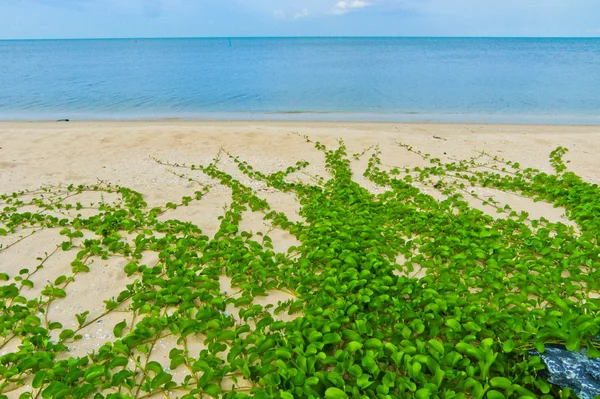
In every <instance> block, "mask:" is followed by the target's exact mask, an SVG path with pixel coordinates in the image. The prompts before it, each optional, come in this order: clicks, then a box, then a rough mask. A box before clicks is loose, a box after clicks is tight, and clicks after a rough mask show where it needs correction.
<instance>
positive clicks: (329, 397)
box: [325, 388, 348, 399]
mask: <svg viewBox="0 0 600 399" xmlns="http://www.w3.org/2000/svg"><path fill="white" fill-rule="evenodd" d="M325 399H348V395H346V393H345V392H344V391H342V390H341V389H339V388H328V389H327V390H326V391H325Z"/></svg>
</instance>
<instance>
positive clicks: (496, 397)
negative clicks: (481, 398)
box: [487, 390, 505, 399]
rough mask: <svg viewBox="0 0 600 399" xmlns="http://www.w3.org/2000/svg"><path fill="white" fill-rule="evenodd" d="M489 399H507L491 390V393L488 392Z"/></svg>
mask: <svg viewBox="0 0 600 399" xmlns="http://www.w3.org/2000/svg"><path fill="white" fill-rule="evenodd" d="M487 398H488V399H505V396H504V395H503V394H502V393H500V392H498V391H494V390H491V391H488V393H487Z"/></svg>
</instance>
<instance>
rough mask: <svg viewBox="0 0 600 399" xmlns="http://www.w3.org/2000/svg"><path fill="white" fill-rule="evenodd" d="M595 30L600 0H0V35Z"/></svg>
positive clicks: (542, 32) (554, 32)
mask: <svg viewBox="0 0 600 399" xmlns="http://www.w3.org/2000/svg"><path fill="white" fill-rule="evenodd" d="M189 36H594V37H600V0H0V39H19V38H89V37H189Z"/></svg>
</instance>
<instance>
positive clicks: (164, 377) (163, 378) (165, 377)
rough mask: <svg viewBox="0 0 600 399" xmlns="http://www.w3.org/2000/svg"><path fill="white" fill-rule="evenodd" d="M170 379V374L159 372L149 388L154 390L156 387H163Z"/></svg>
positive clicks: (171, 377)
mask: <svg viewBox="0 0 600 399" xmlns="http://www.w3.org/2000/svg"><path fill="white" fill-rule="evenodd" d="M172 379H173V376H172V375H171V374H168V373H165V372H164V371H161V372H160V373H158V374H157V375H156V376H155V377H154V378H153V379H152V382H151V383H150V386H151V388H152V390H155V389H157V388H158V387H161V386H163V385H165V384H166V383H168V382H171V380H172Z"/></svg>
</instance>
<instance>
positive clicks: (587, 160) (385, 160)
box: [0, 120, 600, 397]
mask: <svg viewBox="0 0 600 399" xmlns="http://www.w3.org/2000/svg"><path fill="white" fill-rule="evenodd" d="M303 136H308V137H309V138H310V139H311V140H313V141H319V142H321V143H323V144H325V145H327V146H331V147H334V146H336V145H337V140H338V139H340V138H341V139H343V140H344V142H345V144H346V145H347V147H348V153H349V154H363V153H364V155H361V156H358V157H357V159H354V160H353V161H352V169H353V172H354V179H355V180H356V181H357V182H359V183H360V184H361V185H363V186H364V187H365V188H367V189H368V190H369V191H371V192H372V193H381V192H383V191H384V189H383V188H381V187H379V186H377V185H375V184H374V183H372V182H369V181H368V180H367V179H366V178H364V177H363V176H362V173H363V171H364V169H365V168H366V167H367V162H368V156H369V151H372V150H373V149H374V148H375V147H376V146H379V148H380V150H381V157H382V165H381V167H382V168H383V169H385V170H390V169H393V168H401V169H402V168H405V167H415V166H418V165H428V162H427V161H425V160H424V159H423V158H422V157H420V156H419V155H417V154H415V153H411V152H409V151H407V150H406V149H405V148H402V147H400V146H399V145H398V143H404V144H406V145H409V146H412V147H414V148H415V149H418V150H420V151H422V152H423V153H427V154H431V156H433V157H435V158H440V159H441V160H442V161H451V160H454V159H469V158H476V157H479V156H480V155H481V153H482V152H486V153H488V154H489V155H491V156H498V157H500V158H505V159H507V160H514V161H518V162H520V163H521V165H522V166H523V167H531V168H537V169H540V170H542V171H548V172H551V171H552V169H551V166H550V164H549V162H548V156H549V154H550V152H551V151H552V150H554V149H555V148H556V147H558V146H563V147H567V148H569V150H570V152H569V153H568V155H567V156H566V159H567V160H568V161H569V163H568V167H569V170H572V171H573V172H575V173H577V174H578V175H579V176H581V177H582V178H584V179H585V180H587V181H589V182H592V183H600V173H599V171H600V157H599V156H598V154H599V153H600V127H597V126H541V125H539V126H524V125H476V124H469V125H466V124H395V123H341V122H340V123H318V122H194V121H171V120H167V121H139V122H117V121H115V122H107V121H86V122H69V123H59V122H2V123H0V193H7V194H8V193H12V192H16V191H21V190H35V189H37V188H39V187H41V186H53V187H58V186H61V185H62V186H63V187H64V186H67V185H69V184H75V185H79V184H85V185H92V184H96V183H98V182H104V183H103V184H112V185H119V186H123V187H128V188H131V189H133V190H136V191H138V192H140V193H142V194H143V195H144V198H145V200H146V202H147V203H148V207H149V208H151V207H155V206H164V205H165V204H166V203H169V202H173V203H179V202H180V201H181V199H182V197H185V196H190V197H193V196H194V194H195V192H197V191H198V190H201V189H203V188H206V187H208V186H210V189H209V190H208V192H207V194H206V195H205V196H204V198H203V199H202V200H201V201H194V202H192V203H190V205H189V206H187V207H185V206H180V207H178V208H177V209H173V210H170V211H168V212H166V213H165V214H163V215H161V216H160V218H162V219H164V220H168V219H178V220H181V221H189V222H193V223H194V224H196V225H197V226H198V227H199V228H200V229H202V231H203V233H204V234H205V235H207V236H208V237H212V236H213V235H214V234H215V233H216V232H217V231H218V229H219V225H220V220H219V216H222V215H223V214H224V213H225V211H226V209H227V207H228V205H229V204H230V203H231V189H230V188H228V187H225V186H222V185H220V184H219V183H218V182H216V181H214V180H213V179H211V178H209V177H208V176H206V175H203V174H202V173H197V174H194V175H193V177H194V180H193V181H190V180H187V179H185V178H181V177H179V176H177V174H178V173H181V172H180V171H179V170H178V169H177V168H176V167H174V166H169V165H165V164H160V163H159V162H157V160H159V161H161V162H163V163H166V164H174V163H185V164H188V165H192V164H195V165H205V164H208V163H210V162H211V161H212V160H213V159H214V158H215V157H217V156H219V157H220V160H219V166H220V168H221V169H222V170H223V171H225V172H227V173H229V174H231V175H232V176H234V177H235V178H237V179H239V180H240V181H241V182H242V183H244V184H246V185H248V186H249V187H251V188H252V189H253V190H254V192H255V193H256V194H257V195H258V196H259V197H260V198H263V199H264V200H266V201H267V202H268V203H269V204H270V206H271V208H272V209H274V210H276V211H278V212H283V213H284V214H285V215H287V217H288V218H289V219H290V220H291V221H292V222H296V221H302V217H301V216H300V215H299V213H298V212H299V210H300V204H299V202H298V200H297V198H296V197H295V196H294V195H293V194H290V193H283V192H280V191H277V190H275V189H273V188H270V187H267V186H266V184H264V183H260V182H257V181H254V180H251V179H249V178H248V177H247V176H245V175H243V174H242V173H240V171H239V170H238V169H237V168H236V165H235V163H234V162H233V161H232V159H231V158H229V157H228V156H227V154H231V155H233V156H239V158H240V159H241V160H244V161H247V162H248V163H249V164H251V165H252V166H253V167H254V168H256V169H258V170H260V171H262V172H265V173H274V172H276V171H279V170H284V169H285V168H287V167H288V166H290V165H293V164H295V163H297V162H299V161H307V162H309V163H310V165H309V166H308V167H307V168H305V169H304V170H302V171H300V172H297V173H294V174H292V175H290V176H289V177H288V181H290V182H293V181H304V182H309V181H311V180H315V181H316V180H317V179H319V178H320V177H322V178H325V179H327V178H328V172H327V171H326V169H325V164H324V159H323V156H322V153H320V152H318V151H317V150H315V148H314V146H312V145H311V144H308V143H307V142H306V140H305V138H303ZM419 188H421V189H422V190H423V192H425V193H427V194H431V195H433V196H435V197H436V198H440V199H441V198H443V195H442V194H441V193H440V192H438V191H436V190H435V188H434V187H431V186H424V185H423V186H419ZM473 190H474V192H476V193H477V194H478V195H480V196H481V197H485V198H489V197H492V198H494V200H495V201H498V202H499V203H501V204H509V205H510V206H511V207H512V208H513V209H515V210H517V211H527V212H529V214H530V216H531V218H533V219H535V218H539V217H545V218H547V219H548V220H550V221H553V222H558V221H560V222H564V223H567V224H571V222H570V221H569V220H568V219H566V217H565V215H564V213H565V211H564V209H562V208H554V207H553V206H552V205H550V204H547V203H544V202H534V201H533V200H531V199H527V198H524V197H521V196H518V195H513V194H509V193H505V192H501V191H498V190H494V189H485V188H474V189H473ZM115 200H117V196H116V195H115V196H114V197H111V195H110V194H108V195H107V194H100V193H93V192H92V193H84V194H82V195H80V196H78V197H77V198H73V199H67V200H66V203H68V202H69V201H71V202H72V203H73V204H75V203H76V202H80V203H81V204H83V208H82V209H80V210H75V209H71V210H66V211H65V212H66V213H67V214H68V215H70V216H75V215H76V214H77V213H80V214H82V215H83V216H90V215H93V214H95V213H97V212H98V211H97V210H96V209H95V207H97V204H100V203H103V202H111V201H115ZM466 200H467V201H469V202H470V203H471V205H472V206H473V207H477V208H480V209H482V210H483V211H485V212H487V213H489V214H490V215H494V216H496V212H495V211H496V210H495V209H494V208H492V207H490V206H485V205H483V204H482V202H481V201H479V200H477V199H475V198H474V197H468V198H466ZM262 216H263V215H261V214H258V213H253V212H251V211H247V212H246V213H245V214H244V217H243V220H242V222H241V228H240V230H242V231H251V232H254V233H256V232H264V233H268V234H269V236H270V237H271V238H272V240H273V247H274V251H275V252H282V253H285V252H286V251H287V249H288V248H290V247H291V246H297V245H299V242H298V241H297V239H296V238H295V237H294V236H293V235H291V234H289V233H288V232H287V231H284V230H281V229H278V228H274V227H273V226H271V225H270V224H269V223H268V222H267V221H265V220H263V217H262ZM27 234H28V232H27V231H21V232H19V234H18V235H10V234H9V235H8V236H5V237H0V244H3V245H4V246H6V245H8V244H10V243H13V242H15V241H16V240H18V239H19V237H24V239H23V240H22V241H20V242H18V243H16V244H15V245H13V246H11V247H10V248H2V249H0V272H5V273H7V274H9V275H11V276H13V275H15V274H17V273H18V271H19V270H20V269H22V268H25V267H29V268H32V267H35V265H36V264H39V263H40V259H38V258H41V259H44V257H45V256H47V255H46V254H50V253H52V252H53V251H55V249H56V247H57V245H59V244H61V242H63V241H64V237H63V236H61V235H59V229H51V230H44V231H41V232H38V233H35V235H33V236H31V237H25V236H26V235H27ZM85 238H87V237H82V238H80V240H84V239H85ZM125 238H127V237H125ZM75 253H76V252H73V251H66V252H65V251H58V252H57V253H56V254H55V255H54V256H52V257H50V258H49V260H48V261H47V262H46V263H45V264H44V268H43V269H41V270H40V271H39V272H38V273H36V274H35V276H33V277H32V278H31V280H32V281H33V282H34V283H35V287H34V288H32V289H31V290H28V291H27V292H26V294H25V296H26V297H27V298H28V299H31V298H35V297H37V296H39V295H40V291H41V290H42V289H43V287H44V284H45V282H46V281H54V279H55V278H56V277H57V276H60V275H62V274H68V273H70V270H71V265H70V262H71V260H72V259H73V256H74V254H75ZM157 260H158V258H157V254H156V253H152V252H149V253H147V254H144V259H143V263H145V264H149V265H151V264H153V263H156V262H157ZM94 262H95V267H92V268H91V270H90V272H89V273H85V274H80V275H78V276H77V278H76V279H75V281H74V282H72V283H71V284H69V285H68V287H67V288H66V291H67V297H66V298H65V299H64V300H58V301H55V302H53V303H52V306H51V307H50V309H49V311H48V317H49V318H51V319H52V321H56V322H60V323H61V324H62V325H63V327H64V328H73V329H74V328H76V327H77V321H76V320H75V317H74V315H75V314H81V313H83V312H85V311H89V316H88V320H95V319H96V318H97V321H96V322H94V323H93V324H91V325H89V326H88V327H86V328H85V329H83V330H82V331H80V333H81V334H82V335H83V337H84V338H83V339H82V340H80V341H78V342H76V343H74V344H73V347H72V348H71V354H72V355H74V356H83V355H85V354H86V353H91V351H94V350H97V349H98V348H99V347H100V346H101V345H102V344H104V343H105V342H109V341H113V340H114V339H115V338H114V336H113V328H114V326H115V325H116V324H117V323H119V322H121V321H122V320H123V319H128V318H129V316H128V315H127V314H123V313H112V314H110V315H108V316H106V317H103V316H102V314H103V312H104V307H105V302H104V301H106V300H109V299H111V298H114V297H116V296H117V295H119V293H120V292H121V291H122V290H123V289H124V287H125V286H126V285H127V284H130V283H133V281H134V280H135V279H134V278H130V277H127V275H126V274H125V272H124V271H123V268H124V266H125V265H126V264H127V263H128V261H127V260H126V259H120V260H119V258H110V259H108V260H102V259H100V258H98V259H96V260H95V261H94ZM398 262H402V259H398ZM422 275H423V274H419V272H418V271H416V273H414V276H417V277H419V276H422ZM0 284H2V282H0ZM219 284H220V287H221V291H222V292H228V293H231V294H232V295H235V293H234V292H235V291H236V289H235V288H234V287H232V281H231V279H230V278H227V277H226V276H223V277H222V278H221V279H220V280H219ZM291 298H293V297H292V296H291V295H289V294H288V293H285V292H282V291H278V290H273V291H272V292H269V295H267V296H262V297H261V299H259V301H260V302H259V303H260V304H262V305H266V304H269V303H271V304H273V305H274V307H276V306H277V304H278V303H279V302H280V301H287V300H290V299H291ZM228 311H229V312H230V313H232V314H234V315H235V313H236V309H234V308H230V309H228ZM235 317H237V316H235ZM277 317H278V318H280V319H282V320H291V319H292V318H293V317H292V316H290V315H285V314H280V315H278V316H277ZM0 339H1V338H0ZM176 345H177V344H176V343H174V342H170V341H169V338H165V339H160V340H158V341H157V342H156V350H155V351H154V352H153V353H152V360H156V361H158V362H159V363H161V364H163V365H168V364H169V357H168V350H169V349H171V348H172V347H174V346H176ZM17 346H18V341H17V340H14V341H13V342H11V343H9V344H8V345H5V346H4V347H3V348H2V349H0V355H3V354H5V353H9V352H11V351H14V350H15V349H16V347H17ZM202 348H203V340H202V339H200V338H199V339H197V340H195V341H194V340H190V342H188V349H189V350H190V351H194V350H196V351H199V350H201V349H202ZM161 349H163V351H161ZM165 367H166V366H165ZM178 373H179V374H178ZM184 376H185V371H184V370H179V371H178V372H174V380H182V379H183V377H184ZM240 384H241V385H243V382H241V383H240ZM240 384H239V385H240ZM224 388H225V389H227V387H224ZM27 389H28V387H24V388H22V389H20V390H17V391H14V392H13V393H12V394H17V393H20V392H26V391H27ZM14 397H18V395H17V396H14Z"/></svg>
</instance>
